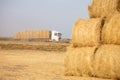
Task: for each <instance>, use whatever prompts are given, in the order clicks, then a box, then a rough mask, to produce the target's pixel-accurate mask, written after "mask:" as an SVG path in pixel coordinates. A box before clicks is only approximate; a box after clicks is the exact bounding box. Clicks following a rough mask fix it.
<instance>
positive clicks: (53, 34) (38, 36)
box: [13, 30, 62, 41]
mask: <svg viewBox="0 0 120 80" xmlns="http://www.w3.org/2000/svg"><path fill="white" fill-rule="evenodd" d="M61 36H62V34H61V33H60V32H58V31H53V30H36V31H20V32H17V33H16V34H15V35H14V36H13V38H14V39H18V40H40V41H60V39H61Z"/></svg>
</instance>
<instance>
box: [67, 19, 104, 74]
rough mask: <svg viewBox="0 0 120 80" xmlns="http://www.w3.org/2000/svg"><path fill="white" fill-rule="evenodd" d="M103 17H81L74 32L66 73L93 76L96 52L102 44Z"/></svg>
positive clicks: (68, 52)
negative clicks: (85, 18) (86, 18)
mask: <svg viewBox="0 0 120 80" xmlns="http://www.w3.org/2000/svg"><path fill="white" fill-rule="evenodd" d="M101 26H102V19H100V18H97V19H88V20H84V19H79V20H77V21H76V23H75V25H74V29H73V33H72V46H70V47H69V48H68V51H67V56H66V59H65V67H66V68H65V74H66V75H77V76H92V75H93V73H92V71H93V65H92V64H93V63H92V62H93V59H94V52H95V50H96V49H97V46H98V45H99V44H100V35H101V34H100V32H101V29H102V28H101Z"/></svg>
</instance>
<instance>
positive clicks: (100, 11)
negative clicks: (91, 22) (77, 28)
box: [88, 0, 120, 18]
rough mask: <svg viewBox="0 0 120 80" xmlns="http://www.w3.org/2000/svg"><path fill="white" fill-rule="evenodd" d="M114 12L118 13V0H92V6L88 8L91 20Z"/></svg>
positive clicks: (119, 3) (119, 1)
mask: <svg viewBox="0 0 120 80" xmlns="http://www.w3.org/2000/svg"><path fill="white" fill-rule="evenodd" d="M115 11H120V0H92V5H91V6H89V7H88V12H89V15H90V17H91V18H96V17H106V16H107V15H108V14H110V13H114V12H115Z"/></svg>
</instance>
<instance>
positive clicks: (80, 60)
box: [65, 47, 96, 76]
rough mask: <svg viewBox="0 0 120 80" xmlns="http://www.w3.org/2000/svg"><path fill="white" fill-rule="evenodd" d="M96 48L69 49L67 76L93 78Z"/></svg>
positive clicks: (66, 63)
mask: <svg viewBox="0 0 120 80" xmlns="http://www.w3.org/2000/svg"><path fill="white" fill-rule="evenodd" d="M95 50H96V47H82V48H73V47H69V48H68V50H67V53H66V58H65V75H67V76H92V75H93V74H92V71H93V67H92V62H93V57H94V56H93V55H94V51H95Z"/></svg>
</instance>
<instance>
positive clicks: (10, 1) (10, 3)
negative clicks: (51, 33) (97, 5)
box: [0, 0, 91, 38]
mask: <svg viewBox="0 0 120 80" xmlns="http://www.w3.org/2000/svg"><path fill="white" fill-rule="evenodd" d="M88 4H91V0H0V36H5V37H9V36H12V35H14V34H15V33H16V32H17V31H22V30H39V29H48V30H57V31H60V32H62V34H63V37H64V38H70V37H71V34H72V28H73V25H74V22H75V21H76V20H77V19H78V18H88Z"/></svg>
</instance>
